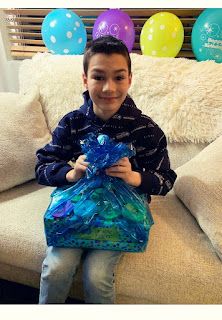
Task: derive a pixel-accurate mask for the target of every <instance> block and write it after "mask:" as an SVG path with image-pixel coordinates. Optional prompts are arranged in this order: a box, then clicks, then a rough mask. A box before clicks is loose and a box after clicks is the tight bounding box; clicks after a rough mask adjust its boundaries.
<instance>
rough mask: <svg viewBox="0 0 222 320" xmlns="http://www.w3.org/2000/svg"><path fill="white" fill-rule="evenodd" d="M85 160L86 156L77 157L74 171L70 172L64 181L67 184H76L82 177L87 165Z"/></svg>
mask: <svg viewBox="0 0 222 320" xmlns="http://www.w3.org/2000/svg"><path fill="white" fill-rule="evenodd" d="M85 159H86V155H81V156H79V157H78V159H77V160H76V163H75V167H74V169H72V170H70V171H69V172H67V174H66V180H67V181H68V182H76V181H78V180H79V179H80V178H82V177H83V176H84V174H85V172H86V169H87V167H88V165H89V162H86V161H85Z"/></svg>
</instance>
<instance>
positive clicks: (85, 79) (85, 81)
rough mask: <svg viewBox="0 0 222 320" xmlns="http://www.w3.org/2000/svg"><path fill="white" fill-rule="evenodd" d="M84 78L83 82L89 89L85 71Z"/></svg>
mask: <svg viewBox="0 0 222 320" xmlns="http://www.w3.org/2000/svg"><path fill="white" fill-rule="evenodd" d="M82 80H83V84H84V86H85V88H86V89H88V81H87V76H86V75H85V73H83V74H82Z"/></svg>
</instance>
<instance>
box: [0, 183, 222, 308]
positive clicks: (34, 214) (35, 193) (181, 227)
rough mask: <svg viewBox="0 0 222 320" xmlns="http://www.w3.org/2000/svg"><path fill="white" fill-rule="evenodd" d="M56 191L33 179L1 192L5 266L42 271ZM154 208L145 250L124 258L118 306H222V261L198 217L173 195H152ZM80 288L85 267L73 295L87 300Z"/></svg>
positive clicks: (119, 269) (1, 257) (118, 280)
mask: <svg viewBox="0 0 222 320" xmlns="http://www.w3.org/2000/svg"><path fill="white" fill-rule="evenodd" d="M52 190H53V188H51V187H42V186H39V185H37V183H36V182H35V181H31V182H28V183H26V184H24V185H21V186H18V187H16V188H13V189H11V190H9V191H5V192H2V193H1V194H0V239H1V245H0V263H3V264H8V265H13V266H15V267H17V268H18V269H19V268H20V269H21V270H23V271H21V272H24V270H25V269H27V270H31V271H34V272H35V273H36V272H38V273H40V272H41V264H42V261H43V259H44V257H45V250H46V243H45V236H44V225H43V215H44V212H45V210H46V208H47V207H48V204H49V200H50V194H51V192H52ZM151 210H152V213H153V217H154V222H155V224H154V226H153V227H152V229H151V233H150V240H149V244H148V247H147V250H146V252H144V253H126V254H124V255H123V257H122V259H121V261H120V263H119V265H118V267H117V273H116V293H117V302H118V303H124V302H125V301H129V302H131V303H134V302H136V301H137V302H138V301H141V302H143V303H222V291H221V286H222V268H221V262H220V259H218V257H217V255H215V253H214V250H213V247H212V246H211V243H210V242H209V240H208V238H207V236H206V235H205V233H204V232H203V231H202V230H201V229H200V228H199V226H198V224H197V223H196V220H195V219H194V217H193V216H192V215H191V214H190V213H189V211H187V209H186V208H185V207H184V206H183V205H182V204H181V202H180V201H179V199H178V198H177V197H176V196H175V194H173V193H172V192H171V193H170V194H168V195H167V196H166V197H153V199H152V202H151ZM18 277H19V275H18ZM27 281H28V280H27ZM79 288H82V282H81V268H80V269H79V271H78V275H77V278H76V279H75V282H74V285H73V287H72V290H71V293H72V296H76V297H77V298H80V297H82V295H81V296H80V294H81V293H82V290H79Z"/></svg>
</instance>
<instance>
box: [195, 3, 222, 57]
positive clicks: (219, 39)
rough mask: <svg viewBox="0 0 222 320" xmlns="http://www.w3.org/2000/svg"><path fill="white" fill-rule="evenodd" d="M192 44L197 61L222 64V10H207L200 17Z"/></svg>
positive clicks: (196, 23)
mask: <svg viewBox="0 0 222 320" xmlns="http://www.w3.org/2000/svg"><path fill="white" fill-rule="evenodd" d="M191 43H192V50H193V53H194V55H195V57H196V58H197V60H199V61H203V60H214V61H215V62H222V9H219V8H218V9H206V10H204V11H203V12H202V13H201V14H200V15H199V17H198V18H197V20H196V22H195V24H194V26H193V30H192V35H191Z"/></svg>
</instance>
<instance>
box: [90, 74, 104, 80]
mask: <svg viewBox="0 0 222 320" xmlns="http://www.w3.org/2000/svg"><path fill="white" fill-rule="evenodd" d="M92 78H93V79H94V80H97V81H101V80H104V77H103V76H99V75H94V76H93V77H92Z"/></svg>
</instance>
